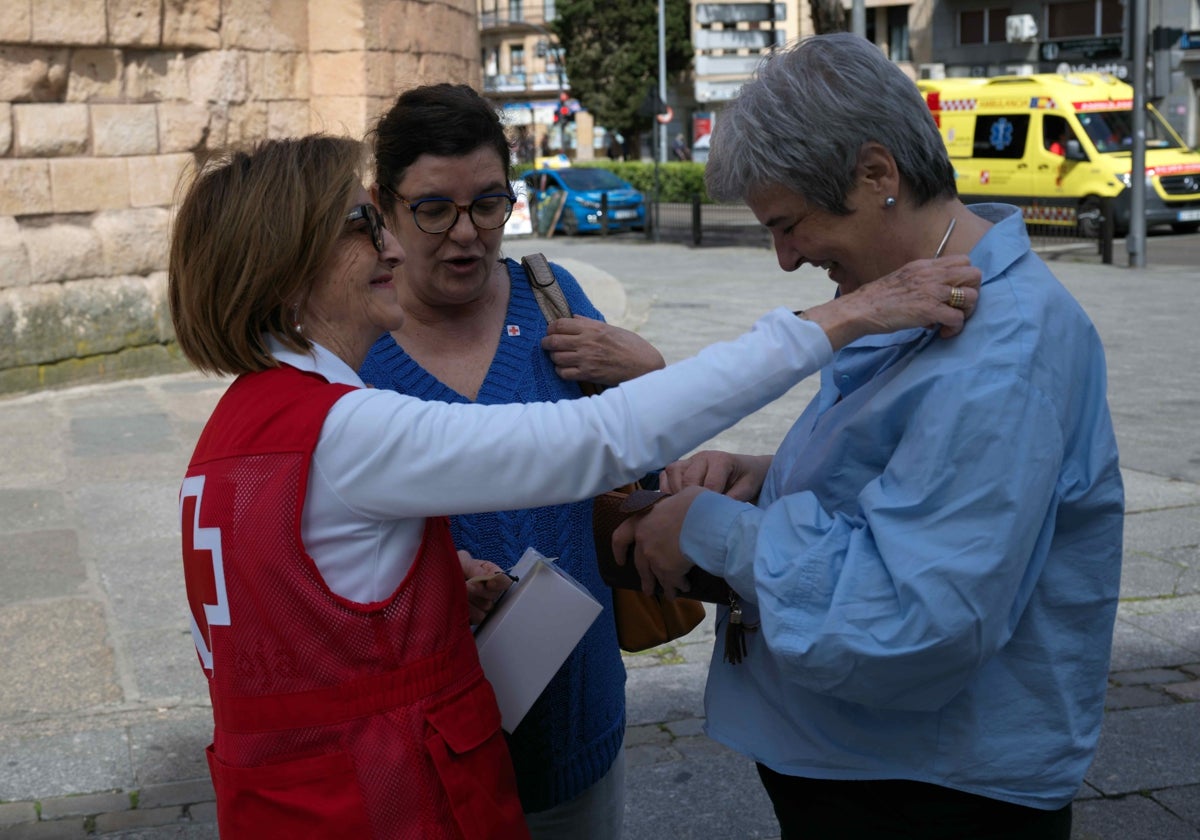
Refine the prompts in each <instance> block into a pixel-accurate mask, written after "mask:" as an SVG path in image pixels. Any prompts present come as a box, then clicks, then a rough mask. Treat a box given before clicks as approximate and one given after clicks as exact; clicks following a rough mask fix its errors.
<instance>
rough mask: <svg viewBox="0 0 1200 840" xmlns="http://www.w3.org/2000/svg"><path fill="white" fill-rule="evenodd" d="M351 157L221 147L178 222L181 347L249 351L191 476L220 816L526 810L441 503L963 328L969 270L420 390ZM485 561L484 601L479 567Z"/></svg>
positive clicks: (339, 832)
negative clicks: (722, 340)
mask: <svg viewBox="0 0 1200 840" xmlns="http://www.w3.org/2000/svg"><path fill="white" fill-rule="evenodd" d="M363 158H364V154H363V147H362V146H361V144H359V143H357V142H355V141H353V140H349V139H346V138H334V137H325V136H313V137H306V138H301V139H291V140H272V141H265V142H263V143H261V144H259V145H258V146H256V147H254V148H252V149H251V150H249V151H239V152H229V153H223V154H220V155H217V156H215V157H214V158H213V159H212V160H210V161H208V162H207V163H205V164H203V165H202V166H201V168H200V171H199V172H198V174H197V175H196V176H195V179H194V180H193V182H192V183H191V184H190V186H189V187H188V189H187V191H186V194H185V196H184V198H183V201H182V202H181V204H180V206H179V208H178V212H177V214H176V218H175V222H174V227H173V230H172V235H171V246H170V258H169V269H168V296H169V301H170V306H171V317H172V322H173V324H174V327H175V333H176V337H177V339H178V342H179V346H180V348H181V349H182V350H183V352H184V354H185V355H186V356H187V357H188V359H189V360H191V361H192V362H193V363H194V364H195V365H196V366H197V367H198V368H200V369H201V370H204V371H208V372H212V373H218V374H232V375H236V376H237V379H236V380H234V382H233V383H232V384H231V385H230V387H229V388H228V390H227V391H226V393H225V394H224V395H223V396H222V398H221V400H220V402H219V403H218V405H217V407H216V408H215V409H214V411H213V413H212V416H211V417H210V418H209V420H208V422H207V423H206V424H205V427H204V430H203V432H202V433H201V435H200V439H199V441H198V443H197V444H196V448H195V451H194V453H193V455H192V459H191V462H190V464H189V466H188V470H187V474H186V477H185V479H184V482H183V486H182V488H181V490H180V500H179V501H180V506H179V509H180V526H181V535H182V548H183V564H184V578H185V581H186V586H187V597H188V605H189V612H190V616H191V628H192V638H193V641H194V643H195V647H196V652H197V654H198V656H199V659H200V663H201V666H202V668H203V670H204V673H205V676H206V677H207V679H208V685H209V691H210V695H211V697H212V705H213V717H214V724H215V725H214V732H213V743H212V745H211V746H210V747H209V749H208V752H207V757H208V762H209V768H210V772H211V773H212V777H213V784H214V788H215V790H216V794H217V821H218V825H219V828H220V832H221V837H222V838H223V839H224V840H232V839H234V838H261V837H322V838H325V837H353V838H363V837H376V838H393V837H394V838H416V837H420V838H426V837H438V838H442V837H445V838H460V837H462V838H492V837H494V838H505V840H507V838H520V837H527V836H528V833H527V829H526V826H525V820H524V816H523V814H522V810H521V806H520V801H519V799H518V797H517V790H516V781H515V778H514V775H513V769H512V764H511V760H510V757H509V752H508V749H507V747H506V745H505V741H504V739H503V736H502V735H501V730H500V713H499V710H498V708H497V706H496V701H495V695H494V694H493V692H492V689H491V687H490V685H489V684H488V682H487V681H486V679H484V676H483V673H482V671H481V670H480V666H479V660H478V657H477V655H476V651H475V645H474V640H473V637H472V635H471V632H470V621H471V617H472V615H475V616H481V615H482V614H483V612H484V611H485V609H486V607H487V606H488V605H489V603H490V601H491V600H492V599H494V598H495V597H497V594H498V591H497V590H500V589H502V588H505V587H506V586H507V578H506V577H505V576H504V575H502V574H500V570H499V569H498V568H497V567H496V566H490V565H489V566H483V564H480V563H478V562H476V561H472V562H473V563H475V565H474V566H468V565H464V563H463V558H462V557H461V556H459V555H458V554H456V551H455V547H454V544H453V542H452V540H451V538H450V530H449V526H448V523H447V520H446V519H445V515H446V514H454V513H470V512H475V511H480V510H492V509H497V508H505V507H529V506H532V505H538V504H559V503H566V502H571V501H575V500H578V499H580V498H585V497H589V496H591V495H594V494H595V493H597V492H600V491H601V490H603V489H604V488H606V487H611V486H614V485H617V484H620V483H621V482H624V481H628V480H630V479H631V478H632V477H634V476H637V475H639V474H641V473H643V472H645V471H646V470H647V469H650V468H651V467H652V466H653V465H655V464H661V463H666V462H667V461H669V460H670V459H671V458H672V457H676V456H678V455H681V454H682V453H684V452H686V451H688V450H689V449H691V448H692V447H694V446H696V445H698V444H699V443H700V442H702V441H703V440H705V439H707V438H708V437H711V436H712V435H713V434H715V433H717V432H718V431H720V430H721V429H723V428H726V427H728V426H730V425H732V424H733V423H734V422H736V421H737V420H738V419H739V418H740V417H742V416H743V415H745V414H748V413H749V412H751V411H754V410H755V409H757V408H758V407H760V406H761V405H763V404H765V403H766V402H767V401H769V400H771V399H774V398H775V397H777V396H778V395H780V394H782V393H783V392H784V391H786V390H787V389H788V388H789V387H790V386H791V385H793V384H795V382H797V381H798V380H799V379H801V378H802V377H803V376H804V375H806V374H807V373H810V372H812V371H813V370H815V369H816V368H817V367H818V366H819V365H820V364H821V362H823V361H824V360H825V359H826V358H828V357H829V355H830V353H831V350H830V348H831V347H840V346H841V345H842V344H843V343H844V342H845V341H847V340H849V339H851V338H853V337H855V336H857V335H861V334H862V333H863V332H865V331H867V330H880V329H889V328H894V327H897V326H902V325H906V324H910V323H927V322H930V321H940V322H943V323H948V324H952V325H953V327H952V329H957V328H958V327H959V326H961V323H962V313H961V312H958V311H957V310H955V309H952V308H950V307H949V306H947V304H946V303H945V301H947V300H948V299H949V295H950V293H951V290H952V288H953V287H955V286H963V285H964V284H965V291H964V294H966V295H967V299H968V300H970V301H973V300H974V295H975V291H974V288H973V286H972V284H973V283H977V282H978V273H977V272H975V271H974V270H973V269H971V268H969V267H968V266H967V265H966V263H965V261H960V262H958V263H948V262H946V261H941V262H939V263H938V264H929V265H926V266H925V267H923V268H919V269H918V270H917V272H916V275H915V276H914V277H907V278H906V277H897V278H894V281H888V280H882V281H879V283H878V284H873V285H877V286H879V287H880V289H881V290H883V293H882V294H872V295H864V296H858V295H850V296H847V297H846V298H844V299H842V300H839V301H836V302H835V303H833V304H825V305H822V306H820V307H817V308H815V309H812V310H809V312H808V313H807V316H806V319H801V318H797V317H796V316H794V315H793V314H791V313H790V312H788V311H787V310H785V309H780V310H777V311H775V312H773V313H770V314H769V315H767V316H766V317H764V318H763V319H762V320H760V321H759V323H758V324H757V325H756V327H755V329H754V331H752V332H751V333H748V334H747V335H746V336H743V337H742V338H740V339H738V340H737V341H734V342H728V343H726V344H724V345H718V346H716V347H714V348H710V349H709V350H706V351H703V352H702V353H700V354H699V355H698V356H696V357H695V358H693V359H689V360H687V361H684V362H681V363H679V364H677V365H673V366H672V367H670V368H668V369H666V370H662V371H655V372H652V373H650V374H648V375H646V376H644V377H641V378H640V379H638V380H636V381H635V382H631V383H628V384H626V385H624V386H621V387H619V388H614V389H611V390H610V391H608V392H606V393H605V394H602V395H601V396H599V397H597V398H596V399H592V400H565V401H561V402H558V403H554V404H549V403H545V404H538V405H512V406H479V405H450V404H447V403H444V402H423V401H421V400H418V399H414V398H413V397H410V396H404V395H401V394H397V393H395V392H393V391H390V390H381V389H371V388H364V387H363V382H362V380H361V379H360V378H359V377H358V376H357V374H356V373H355V371H356V370H357V369H358V368H359V367H360V366H361V365H362V364H363V361H364V360H365V358H366V355H367V352H368V350H369V349H370V348H371V346H372V344H373V343H374V342H375V341H376V339H377V338H378V337H379V336H380V335H382V334H385V333H387V332H389V331H392V332H395V331H398V330H400V328H401V327H402V326H403V324H404V322H405V310H404V306H403V304H402V302H401V296H400V292H399V288H398V285H399V284H398V283H397V279H398V278H396V276H395V274H396V270H397V269H398V268H400V267H401V266H402V265H403V264H404V259H405V254H404V250H403V249H402V248H401V246H400V243H399V242H397V240H396V238H395V237H394V236H393V235H392V233H391V232H390V231H389V230H388V229H387V227H386V226H385V225H384V220H383V218H382V217H381V216H380V214H379V212H378V211H377V210H376V208H375V205H374V204H373V202H372V201H371V197H370V195H369V194H368V193H367V191H366V189H364V187H363V184H362V180H361V179H362V175H363V171H362V170H363ZM455 198H456V199H457V200H458V201H460V202H463V201H464V199H461V198H457V197H455ZM464 203H467V206H468V207H469V206H470V204H469V199H467V200H466V201H465V202H464ZM468 212H469V211H468ZM881 316H882V317H881ZM547 451H550V452H555V453H557V455H558V456H559V457H561V459H562V463H563V464H567V465H569V467H567V468H564V467H562V466H560V465H557V464H548V463H547V459H546V458H545V453H546V452H547ZM483 572H490V575H488V576H487V580H486V581H485V582H475V583H473V584H471V586H472V587H473V588H472V592H473V594H474V596H475V600H474V601H473V602H472V603H471V606H473V609H472V608H471V606H469V601H468V597H467V596H466V595H465V593H464V578H465V577H466V576H467V575H471V576H473V577H475V576H480V575H481V573H483Z"/></svg>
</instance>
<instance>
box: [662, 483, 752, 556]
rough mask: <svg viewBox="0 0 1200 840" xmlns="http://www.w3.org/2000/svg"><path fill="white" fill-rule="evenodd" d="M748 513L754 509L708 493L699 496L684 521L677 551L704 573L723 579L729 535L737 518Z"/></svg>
mask: <svg viewBox="0 0 1200 840" xmlns="http://www.w3.org/2000/svg"><path fill="white" fill-rule="evenodd" d="M751 510H756V508H755V507H754V505H752V504H750V503H749V502H739V501H738V500H737V499H731V498H729V497H728V496H722V495H721V494H720V493H713V492H711V491H710V492H707V493H701V494H700V495H699V496H697V497H696V499H695V501H693V502H692V505H691V507H690V508H689V509H688V513H687V516H686V517H684V520H683V529H682V531H681V532H680V534H679V548H680V550H681V551H683V554H684V556H685V557H687V558H688V559H689V560H691V561H692V562H693V563H695V564H696V565H697V566H699V567H700V568H701V569H704V571H706V572H711V573H712V574H714V575H718V576H724V575H725V561H726V557H727V549H728V546H729V535H730V532H731V531H733V529H734V527H735V523H736V521H737V519H738V517H740V516H741V515H742V514H744V513H746V512H747V511H751Z"/></svg>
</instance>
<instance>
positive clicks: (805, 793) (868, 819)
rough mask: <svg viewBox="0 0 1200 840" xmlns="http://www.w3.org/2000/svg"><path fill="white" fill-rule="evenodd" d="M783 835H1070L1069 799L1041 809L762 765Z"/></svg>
mask: <svg viewBox="0 0 1200 840" xmlns="http://www.w3.org/2000/svg"><path fill="white" fill-rule="evenodd" d="M758 775H759V778H761V779H762V783H763V787H765V788H766V789H767V795H768V796H770V797H771V803H772V804H773V805H774V806H775V816H776V817H777V818H778V819H779V827H780V829H781V836H782V840H1010V838H1016V839H1018V840H1070V837H1071V806H1070V805H1067V806H1066V807H1065V808H1062V809H1060V810H1058V811H1042V810H1039V809H1037V808H1026V807H1024V806H1022V805H1013V804H1012V803H1009V802H1001V801H999V800H997V799H989V798H987V797H986V796H976V795H975V794H972V793H963V792H962V791H957V790H951V789H950V788H945V787H941V786H939V785H931V784H926V783H924V782H910V781H906V780H903V779H885V780H881V781H862V782H859V781H850V782H846V781H831V780H826V779H805V778H801V777H799V776H785V775H783V774H780V773H776V772H775V771H774V770H772V769H771V768H769V767H765V766H764V765H762V764H759V765H758Z"/></svg>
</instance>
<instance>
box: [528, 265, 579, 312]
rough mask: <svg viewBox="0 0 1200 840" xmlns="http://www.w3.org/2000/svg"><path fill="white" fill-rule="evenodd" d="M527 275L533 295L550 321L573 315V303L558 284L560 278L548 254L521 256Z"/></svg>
mask: <svg viewBox="0 0 1200 840" xmlns="http://www.w3.org/2000/svg"><path fill="white" fill-rule="evenodd" d="M521 265H522V267H523V268H524V269H525V276H526V277H527V278H529V287H530V288H531V289H533V297H534V299H535V300H537V304H538V308H540V309H541V310H542V315H543V316H545V318H546V323H550V322H551V321H554V320H556V319H558V318H570V317H571V305H570V304H569V303H567V297H566V295H564V294H563V290H562V287H561V286H559V285H558V278H556V277H555V276H554V271H553V270H552V269H551V268H550V263H549V261H547V260H546V255H545V254H542V253H537V254H527V255H526V256H524V257H522V258H521Z"/></svg>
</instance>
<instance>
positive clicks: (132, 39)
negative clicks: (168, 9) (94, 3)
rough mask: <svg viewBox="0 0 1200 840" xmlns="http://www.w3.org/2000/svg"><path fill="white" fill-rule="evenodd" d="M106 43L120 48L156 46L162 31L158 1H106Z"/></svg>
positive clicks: (160, 10)
mask: <svg viewBox="0 0 1200 840" xmlns="http://www.w3.org/2000/svg"><path fill="white" fill-rule="evenodd" d="M106 6H107V11H108V42H109V43H110V44H120V45H122V46H126V45H129V46H138V47H155V46H158V41H159V33H160V32H161V31H162V8H161V6H160V4H159V0H108V2H107V4H106Z"/></svg>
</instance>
